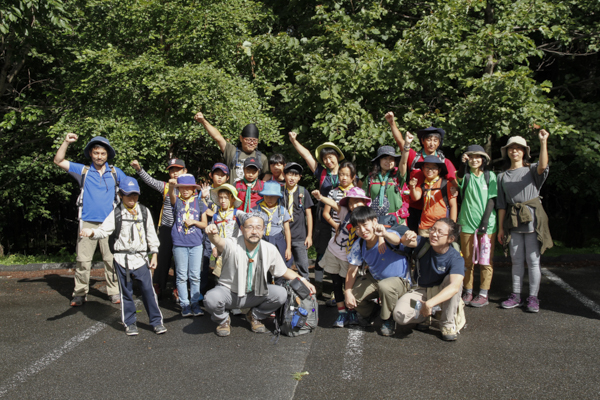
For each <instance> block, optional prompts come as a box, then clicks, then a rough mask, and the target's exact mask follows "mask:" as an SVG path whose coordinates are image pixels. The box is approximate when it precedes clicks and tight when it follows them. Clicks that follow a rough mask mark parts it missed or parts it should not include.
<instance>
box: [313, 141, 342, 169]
mask: <svg viewBox="0 0 600 400" xmlns="http://www.w3.org/2000/svg"><path fill="white" fill-rule="evenodd" d="M326 147H330V148H332V149H334V150H335V151H336V152H337V153H338V161H342V160H343V159H344V158H345V157H344V153H342V150H340V148H339V147H337V146H336V145H335V144H334V143H332V142H325V143H323V144H321V145H319V146H318V147H317V149H316V150H315V158H316V159H317V161H318V162H319V163H320V164H323V160H321V150H323V149H324V148H326Z"/></svg>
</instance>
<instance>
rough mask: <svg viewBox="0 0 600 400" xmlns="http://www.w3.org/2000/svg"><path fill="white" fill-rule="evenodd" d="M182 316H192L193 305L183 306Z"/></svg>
mask: <svg viewBox="0 0 600 400" xmlns="http://www.w3.org/2000/svg"><path fill="white" fill-rule="evenodd" d="M181 316H182V317H191V316H192V307H190V306H189V305H187V306H181Z"/></svg>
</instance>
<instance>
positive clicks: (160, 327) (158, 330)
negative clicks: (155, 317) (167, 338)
mask: <svg viewBox="0 0 600 400" xmlns="http://www.w3.org/2000/svg"><path fill="white" fill-rule="evenodd" d="M166 331H167V328H165V326H164V325H156V326H155V327H154V333H156V334H157V335H160V334H161V333H165V332H166Z"/></svg>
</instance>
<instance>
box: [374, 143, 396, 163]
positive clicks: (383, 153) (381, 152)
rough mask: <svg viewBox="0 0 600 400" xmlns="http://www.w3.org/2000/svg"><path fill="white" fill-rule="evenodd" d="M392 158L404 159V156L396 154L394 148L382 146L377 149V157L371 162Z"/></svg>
mask: <svg viewBox="0 0 600 400" xmlns="http://www.w3.org/2000/svg"><path fill="white" fill-rule="evenodd" d="M387 156H392V157H394V158H398V157H402V154H396V151H395V150H394V148H393V147H392V146H381V147H380V148H378V149H377V156H376V157H375V158H374V159H372V160H371V162H375V161H377V160H379V159H380V158H381V157H387Z"/></svg>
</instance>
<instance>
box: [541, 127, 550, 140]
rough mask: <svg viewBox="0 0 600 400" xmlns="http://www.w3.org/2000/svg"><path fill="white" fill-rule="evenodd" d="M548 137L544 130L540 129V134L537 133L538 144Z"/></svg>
mask: <svg viewBox="0 0 600 400" xmlns="http://www.w3.org/2000/svg"><path fill="white" fill-rule="evenodd" d="M548 136H550V134H549V133H548V131H547V130H545V129H540V133H539V137H540V142H543V141H545V140H548Z"/></svg>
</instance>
